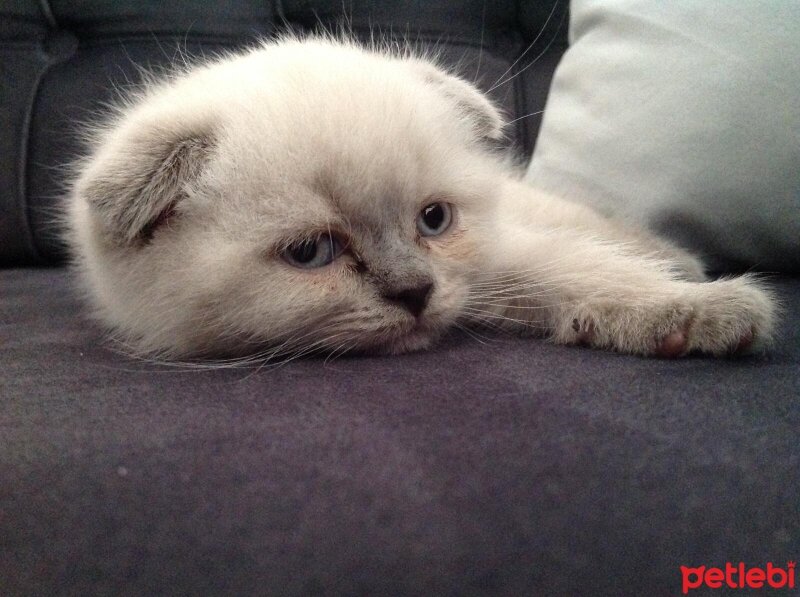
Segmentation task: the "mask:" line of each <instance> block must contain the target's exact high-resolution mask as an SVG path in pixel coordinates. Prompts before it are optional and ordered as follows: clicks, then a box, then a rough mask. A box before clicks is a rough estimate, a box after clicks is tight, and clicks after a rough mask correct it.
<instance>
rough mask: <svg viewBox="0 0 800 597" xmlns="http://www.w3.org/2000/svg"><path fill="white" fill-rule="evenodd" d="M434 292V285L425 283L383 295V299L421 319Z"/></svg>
mask: <svg viewBox="0 0 800 597" xmlns="http://www.w3.org/2000/svg"><path fill="white" fill-rule="evenodd" d="M432 290H433V283H431V282H425V283H423V284H418V285H415V286H410V287H408V288H402V289H400V290H393V291H391V292H386V293H384V294H383V298H385V299H386V300H387V301H389V302H390V303H396V304H397V305H399V306H400V307H403V308H405V309H408V311H409V312H410V313H411V314H412V315H413V316H414V317H419V316H420V314H421V313H422V312H423V311H424V310H425V307H427V306H428V300H429V299H430V298H431V291H432Z"/></svg>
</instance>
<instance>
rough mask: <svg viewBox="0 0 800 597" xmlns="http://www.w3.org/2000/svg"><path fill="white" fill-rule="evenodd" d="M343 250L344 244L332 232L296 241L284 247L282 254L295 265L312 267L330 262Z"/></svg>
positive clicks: (306, 267) (305, 267)
mask: <svg viewBox="0 0 800 597" xmlns="http://www.w3.org/2000/svg"><path fill="white" fill-rule="evenodd" d="M342 251H344V244H343V243H342V241H341V240H339V239H338V238H337V237H336V236H334V235H332V234H320V235H319V236H317V237H314V238H307V239H305V240H301V241H297V242H294V243H292V244H291V245H289V246H288V247H286V249H284V251H283V253H282V256H283V258H284V260H286V262H288V263H289V264H290V265H293V266H295V267H299V268H303V269H312V268H315V267H324V266H326V265H328V264H329V263H332V262H333V260H334V259H336V258H337V257H338V256H339V255H341V254H342Z"/></svg>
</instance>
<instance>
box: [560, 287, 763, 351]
mask: <svg viewBox="0 0 800 597" xmlns="http://www.w3.org/2000/svg"><path fill="white" fill-rule="evenodd" d="M567 315H568V316H567V317H566V318H565V319H564V320H563V322H562V325H561V326H559V327H558V328H557V329H556V330H555V331H554V339H555V340H556V341H561V342H564V343H566V344H579V345H585V346H593V347H597V348H604V349H611V350H616V351H619V352H625V353H631V354H640V355H646V356H657V357H662V358H675V357H680V356H684V355H687V354H692V353H701V354H709V355H713V356H725V355H733V354H741V353H745V352H748V351H750V350H752V349H753V348H756V347H763V346H765V345H767V344H769V342H770V341H771V340H772V335H773V332H774V326H775V316H776V304H775V299H774V298H773V297H772V295H771V294H770V292H769V291H767V290H766V289H765V288H764V287H763V286H761V285H760V284H759V283H758V282H756V281H755V280H754V279H753V278H752V277H749V276H742V277H739V278H733V279H727V280H717V281H714V282H706V283H686V284H681V286H680V288H679V289H678V291H677V292H665V294H664V296H663V297H660V298H654V297H651V298H649V299H647V300H643V301H642V302H641V303H639V304H636V303H633V304H631V303H629V302H626V301H615V300H609V299H605V300H601V301H587V302H585V303H582V304H580V305H577V306H576V308H575V309H574V310H572V312H571V313H568V314H567Z"/></svg>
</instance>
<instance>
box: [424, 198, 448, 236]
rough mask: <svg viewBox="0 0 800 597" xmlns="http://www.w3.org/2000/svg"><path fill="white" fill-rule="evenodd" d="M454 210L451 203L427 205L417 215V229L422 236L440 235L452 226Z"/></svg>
mask: <svg viewBox="0 0 800 597" xmlns="http://www.w3.org/2000/svg"><path fill="white" fill-rule="evenodd" d="M452 221H453V211H452V208H451V207H450V204H449V203H443V202H437V203H431V204H430V205H426V206H425V207H423V208H422V211H420V212H419V215H418V216H417V230H419V233H420V234H421V235H422V236H438V235H440V234H441V233H442V232H444V231H445V230H447V229H448V228H449V227H450V224H451V223H452Z"/></svg>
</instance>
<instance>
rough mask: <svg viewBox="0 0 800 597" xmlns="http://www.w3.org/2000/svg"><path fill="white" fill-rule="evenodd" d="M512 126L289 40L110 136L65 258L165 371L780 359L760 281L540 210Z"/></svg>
mask: <svg viewBox="0 0 800 597" xmlns="http://www.w3.org/2000/svg"><path fill="white" fill-rule="evenodd" d="M502 126H503V121H502V119H501V116H500V114H499V113H498V112H497V110H496V109H495V108H494V107H493V106H492V105H491V103H490V102H489V101H488V100H486V98H485V97H484V96H483V95H481V94H480V93H479V92H478V91H477V90H475V89H474V88H473V87H472V86H471V85H470V84H468V83H466V82H464V81H462V80H460V79H457V78H456V77H453V76H451V75H449V74H446V73H445V72H444V71H442V70H440V69H438V68H437V67H435V66H433V65H432V64H431V63H429V62H427V61H425V60H421V59H418V58H414V57H411V56H405V57H402V56H390V55H388V54H386V53H381V52H374V51H367V50H364V49H361V48H359V47H357V46H355V45H353V44H350V43H340V42H335V41H331V40H321V39H312V40H305V41H301V40H293V39H289V40H283V41H280V42H277V43H273V44H266V45H264V46H263V47H262V48H260V49H258V50H255V51H252V52H249V53H247V54H243V55H240V56H236V57H230V58H227V59H224V60H220V61H217V62H215V63H212V64H209V65H206V66H201V67H198V68H195V69H192V70H190V71H189V72H188V73H184V74H181V75H178V76H176V77H173V78H172V79H170V80H168V81H165V82H163V83H161V84H157V85H154V86H151V87H150V88H149V89H148V91H147V92H146V93H144V94H142V95H141V96H139V97H137V98H135V99H134V100H132V101H131V102H129V103H128V104H126V106H125V107H124V108H123V109H121V110H120V113H119V115H118V117H117V118H116V119H115V120H114V121H113V122H112V123H111V124H109V125H108V126H104V127H102V128H99V129H98V132H97V134H96V136H95V140H94V143H93V146H92V149H91V152H90V154H89V156H88V157H87V159H86V160H85V161H84V162H83V163H82V164H81V165H80V167H79V169H78V174H77V177H76V180H75V184H74V187H73V190H72V193H71V199H70V208H69V214H68V221H69V224H70V235H69V240H70V244H71V247H72V249H73V253H74V255H75V258H76V263H77V265H78V268H79V270H80V272H81V277H82V280H83V281H84V283H85V285H86V288H87V289H88V291H89V295H90V297H91V298H92V300H93V302H94V304H95V305H96V306H97V308H98V312H99V314H100V316H101V318H102V319H103V320H104V321H105V322H106V323H108V324H109V325H110V326H112V327H113V328H114V329H115V330H116V331H117V332H118V334H119V335H120V336H121V337H122V338H124V339H125V341H126V342H127V343H128V344H129V345H131V346H132V347H133V348H134V350H136V351H138V352H142V353H150V354H157V355H160V356H164V357H184V356H206V357H208V356H211V357H216V356H223V355H241V354H253V353H258V354H263V355H267V354H279V353H292V352H295V353H296V352H300V351H308V350H313V349H320V350H325V351H344V350H368V351H381V352H402V351H406V350H414V349H419V348H424V347H426V346H428V345H430V343H431V342H433V341H435V340H436V339H437V338H438V337H439V336H440V335H441V334H442V333H443V332H444V331H446V330H447V329H449V328H451V327H452V326H454V325H457V324H464V323H466V324H481V325H488V326H489V327H500V328H504V329H510V330H514V331H519V332H535V333H539V334H542V335H546V336H548V337H550V338H552V339H553V340H554V341H556V342H559V343H579V344H587V345H592V346H597V347H602V348H608V349H614V350H619V351H622V352H628V353H635V354H643V355H650V354H660V355H663V356H678V355H682V354H686V353H688V352H691V351H699V352H704V353H709V354H714V355H720V354H726V353H729V352H732V351H735V350H737V349H741V348H745V347H747V346H749V345H750V344H751V343H752V342H753V340H754V339H755V340H757V341H759V342H762V341H767V340H768V339H769V338H770V336H771V333H772V329H773V326H774V304H773V300H772V299H771V297H770V296H769V294H768V293H767V292H766V291H765V290H764V289H763V288H761V287H760V286H759V284H758V283H757V282H756V281H755V280H754V279H752V278H750V277H740V278H734V279H727V280H720V281H714V282H700V280H701V279H702V278H703V272H702V267H701V265H700V263H699V262H698V261H697V260H696V259H694V258H693V257H691V256H690V255H688V254H686V253H684V252H683V251H682V250H680V249H677V248H675V247H673V246H671V245H670V244H668V243H666V242H665V241H662V240H660V239H656V238H655V237H652V236H650V235H649V234H647V233H645V232H642V231H639V230H634V229H629V228H626V227H624V226H622V225H620V224H618V223H615V222H612V221H610V220H607V219H605V218H603V217H601V216H599V215H598V214H596V213H594V212H593V211H591V210H589V209H588V208H585V207H582V206H580V205H577V204H574V203H571V202H568V201H563V200H560V199H557V198H555V197H549V196H544V195H542V194H541V193H538V192H537V191H535V190H534V189H532V188H530V187H529V186H526V185H524V184H523V183H522V182H520V176H519V173H518V172H517V170H516V169H515V168H513V167H512V166H511V165H509V163H508V162H507V161H506V160H504V159H503V158H502V157H501V156H500V155H499V154H498V153H497V152H496V151H493V150H492V149H491V148H490V146H489V144H488V143H487V142H486V141H487V140H489V139H497V138H499V137H500V136H501V135H502Z"/></svg>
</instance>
